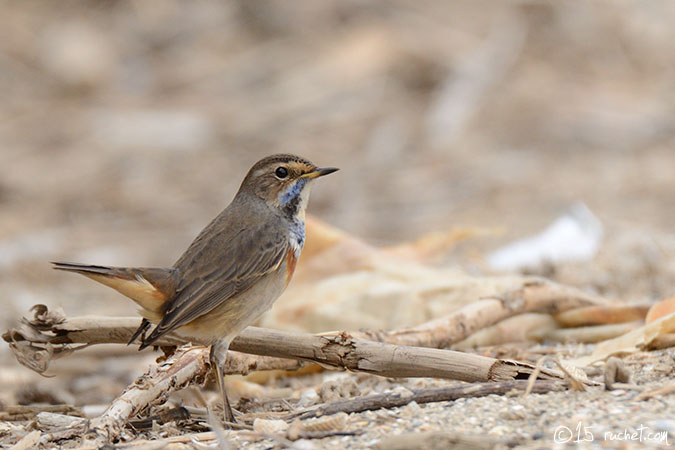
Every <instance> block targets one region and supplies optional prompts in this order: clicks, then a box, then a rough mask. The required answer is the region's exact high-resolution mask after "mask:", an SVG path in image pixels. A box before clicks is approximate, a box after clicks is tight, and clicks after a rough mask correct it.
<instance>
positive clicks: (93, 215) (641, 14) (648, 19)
mask: <svg viewBox="0 0 675 450" xmlns="http://www.w3.org/2000/svg"><path fill="white" fill-rule="evenodd" d="M674 20H675V7H674V6H673V3H672V2H669V1H667V0H662V1H658V0H657V1H652V2H649V3H648V4H645V3H644V2H638V1H623V2H618V3H617V2H611V1H600V2H594V3H568V2H562V3H555V4H554V3H547V2H516V3H511V2H498V1H488V0H486V1H481V2H468V1H461V2H453V3H451V4H448V2H443V1H431V0H430V1H422V2H406V1H394V2H387V3H381V2H373V1H348V2H339V1H328V2H321V3H318V4H317V3H314V2H309V1H307V2H304V1H303V2H293V3H290V4H289V3H287V2H281V1H270V0H266V1H263V2H256V3H255V4H252V3H250V2H244V1H236V2H227V3H207V2H197V3H190V2H181V1H165V2H142V1H109V2H103V3H96V2H85V3H75V2H65V3H60V4H59V5H58V6H56V5H55V4H54V3H53V2H49V1H33V2H18V3H12V4H7V5H5V6H4V8H3V14H2V15H1V16H0V96H1V97H2V99H3V100H2V102H0V292H2V294H1V297H0V298H1V299H2V305H3V316H2V318H0V324H2V325H3V328H7V327H9V326H11V325H12V324H14V323H15V322H16V321H17V320H18V319H19V318H20V317H21V316H22V315H24V314H26V311H27V309H28V308H29V307H30V306H31V305H33V304H36V303H45V304H49V305H50V306H54V307H57V306H60V307H63V308H64V309H65V311H66V312H67V313H69V314H78V315H80V314H93V313H96V314H110V315H131V314H134V306H133V304H132V303H131V302H129V301H127V300H126V299H124V298H123V297H121V296H119V295H118V294H116V293H115V292H112V291H111V290H107V289H104V288H101V287H100V286H97V285H95V284H94V283H91V282H89V281H88V280H85V279H80V278H78V277H74V276H68V275H66V274H62V273H55V272H53V271H52V270H51V269H50V268H49V265H48V264H47V261H50V260H67V261H82V262H91V263H97V264H110V265H136V266H162V265H170V264H171V263H173V261H175V259H176V258H177V257H178V256H179V255H180V253H181V252H182V250H183V249H184V248H185V247H186V246H187V244H188V243H189V242H190V241H191V239H192V238H193V237H194V236H195V235H196V233H197V232H198V231H199V230H200V229H201V228H202V227H203V226H204V225H205V224H206V223H207V222H208V221H209V220H210V219H211V218H212V217H213V216H215V215H216V214H217V213H218V212H219V211H220V210H221V209H222V208H223V207H224V206H225V205H226V204H227V203H228V202H229V200H230V198H231V197H232V195H233V193H234V192H235V191H236V189H237V186H238V184H239V183H240V181H241V179H242V178H243V175H244V173H245V172H246V170H247V168H248V167H249V166H250V165H251V164H252V163H253V162H255V161H256V160H257V159H259V158H261V157H263V156H265V155H268V154H272V153H277V152H291V153H298V154H301V155H303V156H306V157H308V158H310V159H311V160H313V161H315V162H316V163H317V164H321V165H330V166H337V167H340V168H341V169H342V170H341V171H340V172H338V173H337V174H335V175H332V176H331V177H330V178H331V179H330V180H328V179H326V182H325V183H322V184H321V185H317V186H316V188H315V189H314V192H313V193H312V201H311V205H310V212H311V213H313V214H315V215H316V216H318V217H320V218H321V219H323V220H325V221H326V222H328V223H330V224H332V225H335V226H337V227H339V228H342V229H344V230H346V231H348V232H350V233H353V234H354V235H356V236H360V237H362V238H364V239H365V240H367V241H368V242H371V243H373V244H376V245H384V244H394V243H399V242H403V241H406V240H409V239H412V238H415V237H417V236H419V235H421V234H423V233H427V232H430V231H437V230H448V229H451V228H457V227H460V228H461V227H469V228H480V229H484V230H486V234H483V235H480V236H478V237H475V238H472V239H469V240H468V241H465V242H463V243H461V244H460V245H458V246H456V247H454V248H453V249H452V251H451V252H450V253H449V254H448V255H447V257H446V259H445V260H444V264H446V265H452V266H457V267H459V268H461V269H462V270H466V271H468V272H470V273H472V274H474V275H483V274H488V273H489V270H487V268H486V265H485V257H486V255H487V254H488V252H489V251H491V250H493V249H495V248H497V247H498V246H500V245H501V244H503V243H506V242H509V241H512V240H513V239H516V238H520V237H524V236H529V235H532V234H533V233H536V232H538V231H539V230H541V229H543V228H544V227H546V226H547V225H548V224H549V223H551V222H552V221H554V220H555V219H556V218H557V217H559V216H560V215H561V214H563V213H565V212H566V211H567V210H568V208H569V207H570V206H571V205H573V204H575V203H577V202H583V203H584V204H586V205H587V206H588V208H589V209H590V210H591V211H592V212H593V214H594V215H595V216H596V217H597V218H598V219H599V221H600V222H601V223H602V225H603V227H604V232H605V234H604V239H603V241H602V244H601V247H600V250H599V253H598V254H597V256H596V257H595V258H594V259H592V260H590V261H584V262H578V263H568V264H560V265H553V266H546V267H538V268H534V272H535V273H539V274H543V275H545V276H548V277H551V278H553V279H555V280H557V281H560V282H563V283H567V284H572V285H575V286H578V287H580V288H583V289H584V290H587V291H589V292H594V293H599V294H602V295H605V296H608V297H611V298H616V299H618V300H619V301H656V300H659V299H662V298H665V297H668V296H672V295H673V286H674V283H675V234H674V232H673V223H675V196H673V192H675V176H673V172H674V170H675V151H673V148H674V147H675V133H674V130H675V119H674V118H675V114H674V113H675V89H673V87H674V84H673V79H674V76H675V73H674V68H675V52H673V39H674V38H675V36H674V34H673V30H672V23H673V21H674ZM570 351H572V352H577V353H578V352H581V353H585V352H587V351H588V349H587V348H574V349H572V350H570ZM142 355H143V356H139V355H138V354H136V353H134V352H133V351H132V352H131V354H127V353H125V351H124V350H120V351H119V352H118V356H117V357H110V358H109V357H105V358H100V357H92V358H91V359H89V360H87V359H84V360H83V361H85V362H84V363H83V364H80V365H79V366H78V367H77V368H73V367H70V368H69V365H68V362H67V361H61V362H60V363H59V364H60V365H59V366H58V367H59V368H58V373H59V376H57V377H56V378H51V379H43V378H40V377H38V376H37V375H34V374H32V373H30V372H29V371H28V370H27V369H23V368H21V367H19V366H18V365H17V363H16V362H15V360H14V359H13V358H12V356H11V355H10V354H9V351H8V349H7V347H6V346H0V379H2V380H4V381H3V384H5V383H9V384H5V385H6V386H8V387H7V388H3V389H2V391H1V394H0V405H11V404H16V403H31V402H33V401H45V396H44V395H42V394H35V392H38V393H39V392H43V393H45V394H49V395H51V396H52V397H54V396H55V397H54V398H51V400H49V401H50V402H53V403H59V402H66V403H73V404H76V405H103V404H106V403H107V402H109V401H110V400H111V399H112V398H114V396H115V395H117V394H118V393H119V392H120V391H121V390H122V389H124V387H125V386H126V385H127V383H129V382H130V381H131V380H133V378H134V377H135V376H137V375H138V374H139V373H140V372H142V371H143V370H144V368H145V367H147V364H149V363H150V362H151V361H152V356H151V355H150V354H147V353H144V354H142ZM644 357H645V358H654V362H653V363H649V364H637V363H635V365H634V366H633V371H634V376H635V382H636V383H637V384H644V385H645V386H652V385H653V386H656V385H658V384H660V383H663V382H665V381H666V380H671V381H672V379H673V377H674V376H675V375H673V365H672V361H673V353H672V351H670V350H663V351H660V352H658V353H654V354H650V355H647V356H644ZM86 361H88V362H86ZM668 368H669V369H668ZM17 377H20V381H17ZM366 378H368V377H366ZM364 380H365V379H364ZM315 382H317V380H308V381H306V383H307V384H308V385H311V384H312V383H315ZM426 382H429V383H433V382H435V381H426ZM278 383H281V384H283V383H284V381H278ZM363 383H371V384H374V383H375V382H374V381H372V380H370V379H369V378H368V380H366V381H363ZM416 383H425V381H418V380H411V381H407V382H402V383H399V382H395V383H393V382H390V381H389V380H387V381H381V382H380V384H381V386H380V387H379V388H378V389H379V390H384V389H390V388H393V387H395V386H398V385H400V384H402V385H408V386H412V385H415V384H416ZM362 390H363V389H362ZM634 395H635V393H634V392H632V391H623V392H618V393H616V392H613V393H609V394H608V393H603V392H600V391H596V390H592V391H591V392H587V393H572V392H570V393H560V394H551V395H543V396H535V395H533V396H531V397H526V398H521V397H517V396H515V397H499V398H492V397H488V398H483V399H473V400H467V401H463V402H455V403H449V404H433V405H428V406H423V405H410V406H407V407H404V408H401V409H400V410H398V409H395V410H390V411H379V412H372V413H364V414H361V415H358V416H354V417H350V418H349V421H348V426H347V428H348V429H350V430H365V433H364V434H362V435H360V436H357V437H353V436H346V437H335V438H330V439H325V440H321V441H313V442H311V443H308V444H306V445H307V448H310V447H309V446H310V445H314V446H316V447H317V448H322V447H326V448H343V447H348V446H351V447H353V448H360V447H364V446H371V445H374V444H376V443H377V442H379V441H380V439H382V438H383V437H384V436H386V435H391V434H394V433H399V432H403V431H432V430H442V431H453V432H455V431H456V432H459V433H467V434H479V435H485V434H487V435H489V436H491V437H495V438H501V437H507V438H513V439H516V441H515V442H517V443H519V444H522V445H527V446H535V447H536V446H541V447H542V448H546V447H550V446H551V445H552V443H553V433H554V432H555V430H556V429H557V427H559V426H566V427H569V428H570V429H572V430H575V428H574V427H575V426H577V424H582V426H590V427H596V428H594V429H593V430H594V431H597V434H596V436H599V435H600V434H603V433H604V432H605V431H612V432H614V431H616V432H619V431H621V430H623V429H624V428H627V429H631V430H632V429H635V428H637V427H638V426H640V425H641V424H643V425H645V426H649V427H652V428H654V429H659V430H666V431H670V432H671V434H672V433H675V425H673V421H672V417H671V416H672V414H668V413H667V411H673V410H674V408H673V407H674V405H673V397H672V396H670V397H665V398H661V399H653V400H649V401H646V402H635V401H632V400H631V399H632V398H633V397H634ZM31 396H33V397H31ZM519 406H522V408H519ZM511 413H513V414H512V415H511ZM237 439H238V438H237ZM671 441H672V439H671ZM236 442H240V441H236ZM240 443H241V442H240ZM670 443H671V444H672V442H670ZM592 444H598V442H597V441H596V442H594V443H586V444H585V445H592ZM606 444H607V445H608V446H609V447H615V446H616V447H618V446H620V444H619V443H617V442H607V443H606ZM629 444H630V445H640V443H635V442H633V441H631V442H629ZM259 445H260V446H261V448H262V447H265V446H267V445H282V444H279V443H278V442H277V443H276V444H274V443H270V442H267V443H263V444H259ZM303 448H305V447H303Z"/></svg>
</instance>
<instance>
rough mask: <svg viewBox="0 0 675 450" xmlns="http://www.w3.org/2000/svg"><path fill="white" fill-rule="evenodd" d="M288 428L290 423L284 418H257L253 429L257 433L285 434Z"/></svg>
mask: <svg viewBox="0 0 675 450" xmlns="http://www.w3.org/2000/svg"><path fill="white" fill-rule="evenodd" d="M286 430H288V424H287V423H286V422H285V421H284V420H268V419H255V420H254V421H253V431H255V432H256V433H261V434H277V435H279V434H281V435H285V434H286Z"/></svg>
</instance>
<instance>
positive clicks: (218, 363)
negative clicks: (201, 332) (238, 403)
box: [209, 339, 237, 423]
mask: <svg viewBox="0 0 675 450" xmlns="http://www.w3.org/2000/svg"><path fill="white" fill-rule="evenodd" d="M229 347H230V342H229V341H226V340H222V339H220V340H217V341H215V342H214V343H213V344H211V353H210V354H209V359H210V361H211V366H212V367H213V369H214V370H215V371H216V379H217V380H218V388H219V389H220V394H221V395H222V397H223V417H224V419H225V422H226V423H228V422H229V423H237V421H236V420H235V418H234V414H233V413H232V408H231V407H230V400H229V399H228V398H227V392H225V377H224V375H223V370H224V369H225V361H226V360H227V349H228V348H229Z"/></svg>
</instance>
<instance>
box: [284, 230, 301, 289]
mask: <svg viewBox="0 0 675 450" xmlns="http://www.w3.org/2000/svg"><path fill="white" fill-rule="evenodd" d="M289 231H290V233H289V237H288V238H289V240H290V248H289V249H288V252H287V253H286V285H288V283H289V282H290V281H291V277H292V276H293V273H294V272H295V265H296V264H297V262H298V259H299V258H300V253H301V252H302V247H303V246H304V245H305V222H304V221H299V220H298V221H294V222H293V223H292V224H291V226H290V229H289Z"/></svg>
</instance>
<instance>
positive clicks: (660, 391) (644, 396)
mask: <svg viewBox="0 0 675 450" xmlns="http://www.w3.org/2000/svg"><path fill="white" fill-rule="evenodd" d="M673 393H675V383H670V384H666V385H665V386H661V387H660V388H657V389H654V390H651V391H647V392H643V393H641V394H639V395H638V396H637V397H635V399H634V400H635V401H642V400H649V399H650V398H653V397H659V396H662V395H669V394H673Z"/></svg>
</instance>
